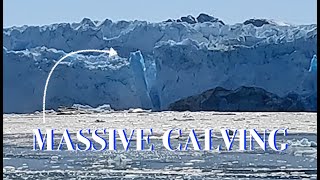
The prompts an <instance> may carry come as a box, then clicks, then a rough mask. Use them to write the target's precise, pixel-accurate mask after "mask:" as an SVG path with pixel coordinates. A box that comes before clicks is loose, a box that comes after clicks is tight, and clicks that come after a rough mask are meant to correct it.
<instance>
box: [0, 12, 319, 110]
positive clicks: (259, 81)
mask: <svg viewBox="0 0 320 180" xmlns="http://www.w3.org/2000/svg"><path fill="white" fill-rule="evenodd" d="M3 39H4V47H3V53H4V97H5V102H4V111H5V112H32V111H35V110H41V104H42V95H43V88H44V84H45V79H46V77H47V75H48V72H49V71H50V69H51V68H52V67H53V65H54V62H55V61H57V60H58V59H60V58H61V57H62V56H63V55H65V54H66V53H69V52H71V51H75V50H82V49H106V48H111V47H112V48H114V49H115V50H116V51H117V53H118V56H116V57H113V58H108V57H107V56H105V55H99V54H84V55H74V56H72V57H69V58H68V59H67V60H66V61H64V63H62V64H61V65H59V66H58V67H57V70H56V71H55V72H54V75H53V77H52V79H51V80H50V85H49V87H48V98H47V108H48V109H49V108H57V106H60V105H61V106H62V105H63V106H69V105H70V106H71V105H72V104H75V103H77V104H88V105H90V106H94V107H95V106H98V105H101V104H110V105H111V107H112V108H115V109H124V108H129V107H141V108H153V109H156V110H165V109H167V108H168V106H169V104H171V103H173V102H175V101H177V100H180V99H182V98H186V97H188V96H192V95H196V94H200V93H202V92H204V91H206V90H208V89H213V88H216V87H223V88H226V89H236V88H239V87H240V86H248V87H259V88H262V89H265V90H266V91H268V92H270V93H273V94H276V95H278V96H285V95H287V94H288V93H296V94H298V95H301V96H304V95H306V94H307V95H309V94H315V93H316V91H317V88H316V68H314V63H313V68H312V69H315V70H313V71H309V69H311V68H310V64H311V59H312V57H313V56H314V55H315V54H316V49H317V48H316V47H317V43H316V39H317V25H316V24H311V25H289V24H286V23H279V22H277V21H273V20H265V19H250V20H247V21H245V22H244V23H237V24H233V25H228V24H225V23H224V22H223V21H222V20H219V19H218V18H215V17H212V16H209V15H206V14H200V15H199V16H198V17H196V18H194V17H192V16H186V17H182V18H180V19H178V20H172V19H170V20H167V21H163V22H158V23H149V22H145V21H118V22H112V21H111V20H108V19H106V20H105V21H103V22H97V21H91V20H90V19H88V18H84V19H83V20H82V21H81V22H80V23H61V24H52V25H46V26H40V27H39V26H22V27H10V28H5V29H3ZM315 106H316V105H315Z"/></svg>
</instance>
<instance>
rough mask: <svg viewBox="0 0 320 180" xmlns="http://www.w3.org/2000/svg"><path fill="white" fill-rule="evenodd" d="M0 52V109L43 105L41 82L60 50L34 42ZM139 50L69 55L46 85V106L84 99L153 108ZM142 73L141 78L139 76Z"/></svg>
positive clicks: (24, 109)
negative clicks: (124, 54) (0, 105)
mask: <svg viewBox="0 0 320 180" xmlns="http://www.w3.org/2000/svg"><path fill="white" fill-rule="evenodd" d="M3 53H4V67H5V68H4V112H6V113H11V112H19V113H29V112H33V111H35V110H41V108H42V96H43V90H44V83H45V80H46V78H47V76H48V74H49V71H50V70H51V68H52V67H53V65H54V63H55V61H57V60H58V59H60V58H61V57H62V56H64V55H65V53H64V52H63V51H57V50H54V49H47V48H46V47H40V48H35V49H31V50H25V51H9V50H7V49H5V48H4V49H3ZM140 57H141V54H140V52H135V53H133V54H132V56H130V57H129V58H128V59H127V58H121V57H119V56H114V57H108V56H106V55H104V54H102V55H98V56H97V55H81V54H79V55H73V56H71V57H68V58H67V59H66V60H65V61H63V62H61V63H60V64H59V65H58V66H57V68H56V70H55V71H54V72H53V74H52V76H51V79H50V83H49V85H48V90H47V98H46V107H47V109H57V108H58V107H59V106H72V105H73V104H85V105H90V106H93V107H97V106H99V105H103V104H111V105H112V108H115V109H122V108H130V107H144V108H152V105H151V101H150V99H149V98H146V95H147V94H148V92H147V89H146V86H145V85H144V86H143V83H144V82H145V79H144V76H141V74H143V69H142V66H141V64H140V59H139V58H140ZM140 78H141V79H140Z"/></svg>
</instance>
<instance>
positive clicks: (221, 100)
mask: <svg viewBox="0 0 320 180" xmlns="http://www.w3.org/2000/svg"><path fill="white" fill-rule="evenodd" d="M312 99H315V100H316V97H314V96H306V97H305V98H301V97H300V96H298V95H297V94H294V93H290V94H288V95H286V96H285V97H279V96H277V95H276V94H273V93H270V92H268V91H266V90H264V89H262V88H257V87H245V86H242V87H240V88H238V89H235V90H227V89H224V88H222V87H217V88H214V89H210V90H208V91H205V92H203V93H201V94H200V95H195V96H191V97H188V98H185V99H182V100H179V101H177V102H174V103H172V104H171V105H170V106H169V110H173V111H209V110H210V111H316V107H315V109H314V107H310V106H309V107H308V104H307V103H308V102H306V101H310V100H311V101H312Z"/></svg>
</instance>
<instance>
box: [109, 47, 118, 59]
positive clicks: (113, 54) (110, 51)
mask: <svg viewBox="0 0 320 180" xmlns="http://www.w3.org/2000/svg"><path fill="white" fill-rule="evenodd" d="M116 55H118V53H117V51H116V50H114V49H113V48H110V49H109V57H112V56H116Z"/></svg>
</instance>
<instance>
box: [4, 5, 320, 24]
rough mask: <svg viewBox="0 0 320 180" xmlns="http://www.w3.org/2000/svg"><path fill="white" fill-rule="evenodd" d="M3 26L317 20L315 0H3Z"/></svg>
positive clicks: (313, 21)
mask: <svg viewBox="0 0 320 180" xmlns="http://www.w3.org/2000/svg"><path fill="white" fill-rule="evenodd" d="M3 5H4V9H3V10H4V17H3V23H4V24H3V25H4V27H10V26H22V25H44V24H52V23H60V22H80V21H81V20H82V19H83V18H85V17H86V18H90V19H91V20H99V21H103V20H104V19H106V18H107V19H111V20H112V21H119V20H146V21H150V22H159V21H164V20H167V19H169V18H172V19H178V18H179V17H181V16H186V15H193V16H194V17H197V16H198V15H199V14H200V13H207V14H209V15H213V16H214V17H217V18H219V19H221V20H222V21H224V22H225V23H227V24H234V23H238V22H243V21H245V20H247V19H250V18H267V19H274V20H278V21H282V22H286V23H290V24H316V21H317V0H135V1H134V0H113V1H111V0H86V1H85V0H50V1H49V0H4V1H3Z"/></svg>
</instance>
